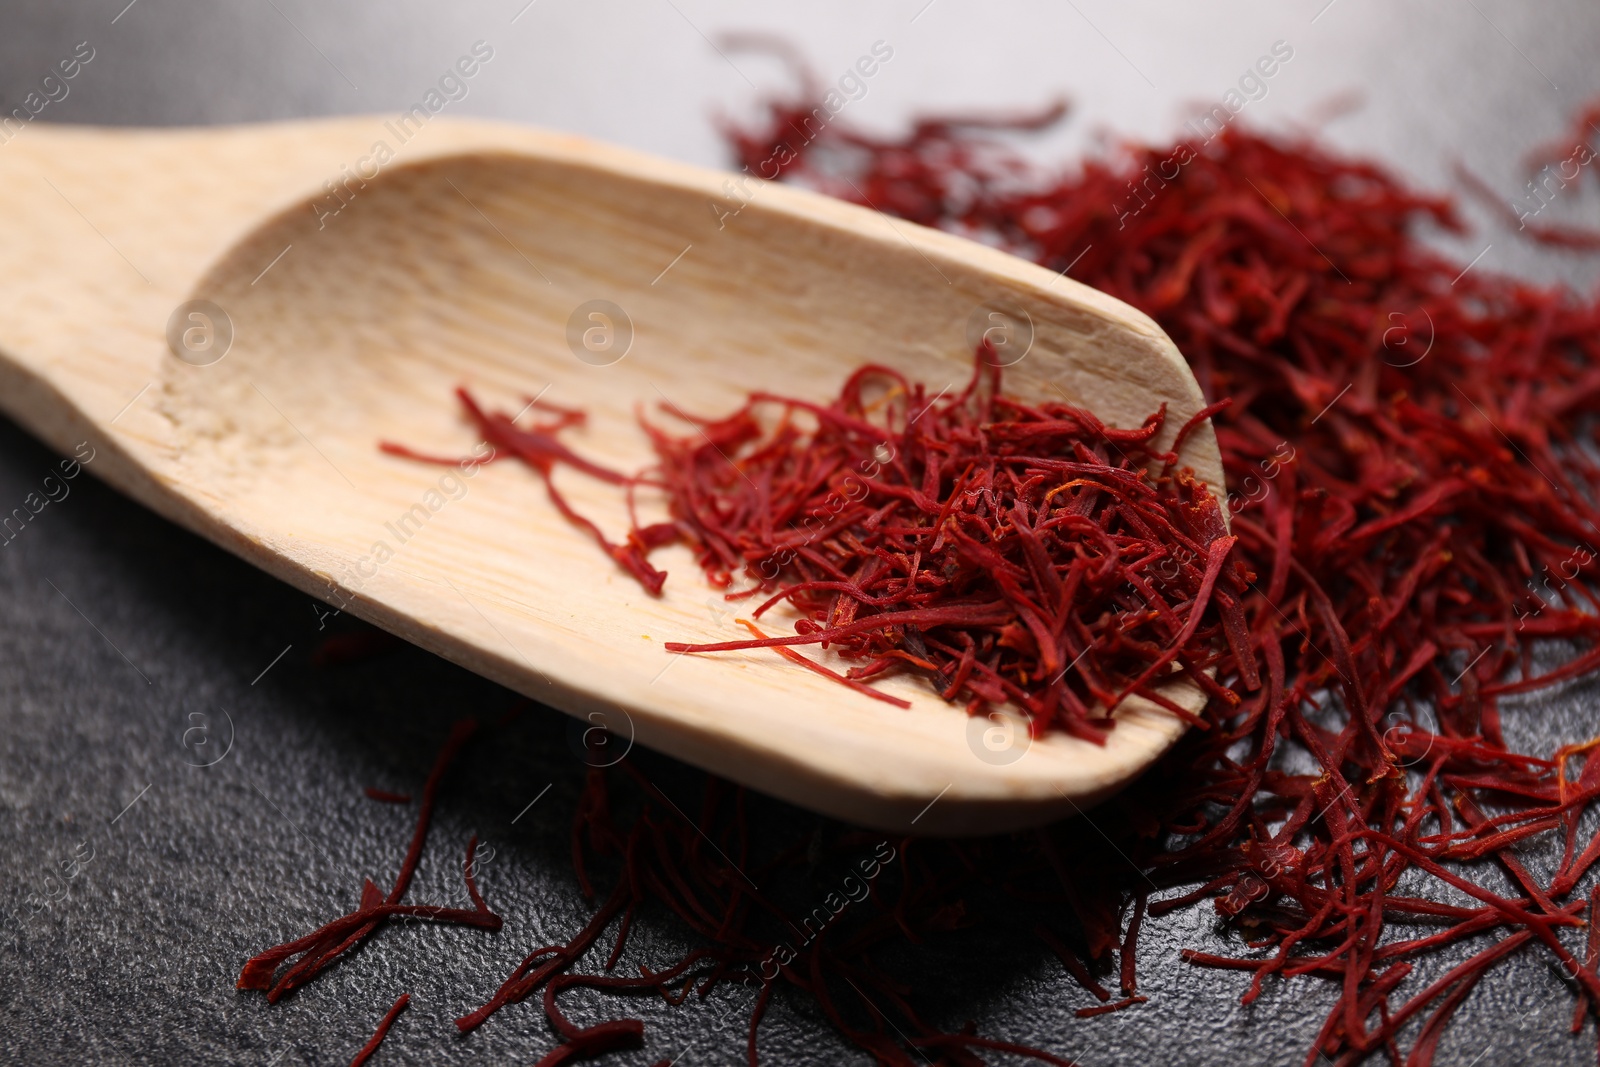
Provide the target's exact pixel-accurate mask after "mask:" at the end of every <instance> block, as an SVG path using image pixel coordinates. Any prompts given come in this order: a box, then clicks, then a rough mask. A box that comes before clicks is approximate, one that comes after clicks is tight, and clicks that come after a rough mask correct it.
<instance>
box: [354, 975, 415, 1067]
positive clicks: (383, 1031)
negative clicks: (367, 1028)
mask: <svg viewBox="0 0 1600 1067" xmlns="http://www.w3.org/2000/svg"><path fill="white" fill-rule="evenodd" d="M410 1006H411V994H410V993H401V994H400V998H399V999H398V1000H396V1001H395V1002H394V1004H393V1006H392V1007H390V1008H389V1010H388V1011H387V1012H385V1013H384V1015H383V1018H382V1019H380V1020H379V1021H378V1028H377V1029H376V1030H374V1031H373V1032H372V1036H371V1037H370V1038H368V1039H367V1043H366V1044H365V1045H362V1046H361V1051H359V1052H357V1053H356V1055H355V1059H353V1060H351V1061H350V1067H361V1065H362V1064H363V1063H366V1062H367V1061H368V1060H370V1059H371V1058H372V1054H373V1053H374V1052H377V1051H378V1046H379V1045H381V1044H383V1039H384V1038H386V1037H388V1036H389V1028H390V1027H391V1026H393V1025H394V1021H395V1020H396V1019H398V1018H399V1017H400V1013H401V1012H403V1011H405V1010H406V1009H407V1008H409V1007H410Z"/></svg>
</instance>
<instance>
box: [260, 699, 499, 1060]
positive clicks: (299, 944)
mask: <svg viewBox="0 0 1600 1067" xmlns="http://www.w3.org/2000/svg"><path fill="white" fill-rule="evenodd" d="M477 728H478V724H477V722H476V721H474V720H472V719H463V720H462V721H460V722H458V723H456V724H455V726H454V727H453V728H452V729H451V731H450V736H449V738H448V739H446V741H445V743H444V746H443V747H442V748H441V749H440V750H439V755H438V757H437V758H436V759H435V760H434V765H433V770H432V771H430V772H429V774H428V778H427V781H426V782H425V783H424V785H423V789H422V803H421V804H420V805H419V807H418V811H417V823H416V828H415V829H414V830H413V831H412V835H411V843H410V844H409V846H407V848H406V853H405V857H404V858H403V859H402V860H401V863H400V871H399V873H398V874H397V875H396V876H395V880H394V886H393V888H391V889H390V891H389V893H388V894H387V895H385V894H384V892H383V891H382V890H380V889H379V888H378V887H377V886H376V885H375V884H373V881H372V879H370V878H368V879H366V880H365V881H364V882H363V884H362V886H361V898H360V904H359V905H358V906H357V908H356V910H355V911H352V912H349V913H348V914H346V915H343V916H340V917H339V918H337V919H334V920H333V921H332V922H328V923H325V924H323V925H322V926H320V927H318V928H317V929H316V930H313V931H312V932H311V933H309V934H306V935H305V936H304V937H299V938H296V939H294V940H293V941H286V942H284V943H283V944H281V945H276V946H274V947H272V948H269V949H266V950H265V951H263V952H259V953H257V954H256V955H254V956H252V957H251V958H250V959H249V960H248V961H247V962H246V963H245V965H244V968H243V970H241V971H240V972H239V980H238V982H237V988H239V989H259V990H265V991H266V994H267V1002H268V1003H276V1002H277V1001H278V1000H280V999H282V998H283V997H284V996H286V995H287V994H289V993H290V992H292V991H294V990H295V989H297V988H299V987H300V986H302V985H305V984H306V983H307V982H309V981H311V980H312V979H313V978H315V977H316V976H317V975H319V974H321V973H322V972H323V971H325V970H327V968H328V967H330V966H332V965H333V964H334V963H335V962H336V961H338V960H339V959H340V958H341V957H343V956H345V955H346V954H348V953H350V952H351V951H353V950H354V949H356V948H357V947H359V946H360V944H361V942H363V941H364V940H366V939H367V938H368V937H370V936H371V935H372V934H373V933H375V932H376V931H377V929H378V928H379V927H380V926H382V925H384V923H385V922H387V921H388V920H389V918H390V917H392V916H397V915H403V916H408V917H411V918H415V919H426V920H428V921H430V922H440V923H454V924H458V925H462V926H474V927H477V928H479V929H483V930H498V929H500V923H501V920H500V916H498V915H496V914H494V912H492V911H490V910H489V906H488V905H487V904H486V903H484V899H483V896H482V895H481V894H480V893H479V892H478V884H477V880H476V877H475V875H474V868H473V857H474V856H475V854H476V853H477V849H478V838H477V836H476V835H474V836H473V837H472V839H471V840H470V841H469V842H468V843H467V856H466V861H465V863H464V865H463V868H462V878H463V879H464V880H465V882H466V887H467V895H468V896H469V897H470V898H471V900H472V907H471V908H450V907H440V906H437V905H431V904H403V903H401V901H402V900H403V899H404V898H405V895H406V890H407V889H408V888H409V887H410V885H411V878H412V876H413V875H414V874H416V870H417V864H418V863H419V862H420V861H421V859H422V850H423V847H424V846H425V845H426V844H427V841H428V827H429V825H430V823H432V821H433V811H434V806H435V805H436V804H437V802H438V795H439V786H440V784H441V783H442V782H443V780H444V776H445V773H446V772H447V771H448V770H449V769H450V765H451V764H452V763H453V762H454V761H455V758H456V755H457V754H458V753H459V752H460V751H461V748H462V746H463V745H465V744H466V743H467V741H468V740H470V739H471V737H472V736H473V734H474V733H476V732H477ZM366 793H367V795H368V796H370V797H373V798H374V799H376V800H382V801H386V802H398V803H409V802H410V797H402V796H400V795H399V794H394V793H386V792H384V791H383V790H377V789H370V788H369V789H368V790H366ZM297 957H298V959H296V958H297ZM291 960H295V961H296V962H294V963H292V964H290V965H289V966H288V967H287V968H286V969H284V970H283V971H282V972H281V973H280V971H279V968H280V967H283V966H284V965H285V964H287V963H289V961H291ZM410 1002H411V998H410V994H406V995H403V996H401V998H400V999H399V1000H397V1001H396V1002H395V1004H394V1006H393V1007H392V1008H390V1009H389V1013H388V1014H387V1015H385V1016H384V1019H383V1022H382V1023H380V1024H379V1026H378V1030H377V1032H376V1033H375V1034H374V1035H373V1037H372V1039H371V1041H369V1042H368V1043H367V1045H366V1047H364V1048H363V1049H362V1050H361V1051H360V1052H359V1053H358V1054H357V1055H356V1059H355V1061H354V1062H355V1063H357V1064H360V1063H363V1062H365V1061H366V1059H367V1058H368V1057H369V1056H371V1055H372V1053H373V1051H374V1050H376V1049H377V1047H378V1044H379V1043H380V1042H381V1041H382V1040H383V1038H384V1035H385V1034H387V1033H388V1031H389V1027H390V1026H392V1025H393V1024H394V1020H395V1018H396V1017H397V1016H398V1015H399V1014H400V1012H402V1011H404V1010H405V1008H406V1006H407V1005H408V1004H409V1003H410Z"/></svg>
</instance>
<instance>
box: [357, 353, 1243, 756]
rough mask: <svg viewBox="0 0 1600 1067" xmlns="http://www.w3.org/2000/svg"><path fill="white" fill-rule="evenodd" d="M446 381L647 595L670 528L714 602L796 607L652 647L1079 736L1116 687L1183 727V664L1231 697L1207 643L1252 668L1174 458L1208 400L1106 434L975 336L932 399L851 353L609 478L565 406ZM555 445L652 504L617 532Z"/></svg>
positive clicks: (498, 445) (1115, 700) (1208, 526)
mask: <svg viewBox="0 0 1600 1067" xmlns="http://www.w3.org/2000/svg"><path fill="white" fill-rule="evenodd" d="M457 395H458V396H459V397H460V399H461V402H462V405H463V407H464V408H465V409H466V412H467V414H468V415H469V417H470V418H471V419H472V421H473V422H474V424H475V425H476V426H477V427H478V428H479V429H480V431H481V432H483V433H485V434H486V435H487V439H488V443H489V444H491V445H493V446H494V447H495V449H496V453H497V455H513V456H516V457H518V458H520V459H522V460H524V461H525V462H526V463H528V464H529V465H530V466H531V467H533V469H534V470H535V472H536V473H537V474H538V475H539V476H540V477H541V478H542V479H543V480H544V482H545V485H546V487H547V488H548V490H549V493H550V497H551V500H552V501H554V502H555V503H556V506H557V507H558V508H559V509H560V510H561V512H562V514H563V515H565V516H566V517H567V518H568V519H569V520H571V521H573V522H574V523H575V524H577V525H579V526H580V527H582V528H583V529H584V530H586V531H587V532H589V533H590V534H591V535H592V536H593V537H594V538H595V539H596V540H597V542H598V543H599V544H600V546H601V547H602V549H603V550H605V551H606V552H607V554H609V555H610V556H612V558H613V559H615V560H616V561H617V563H618V564H619V565H620V566H622V567H624V568H625V569H626V570H628V571H629V572H630V573H631V574H633V575H634V576H635V577H636V578H637V579H638V580H639V582H640V584H642V585H643V586H644V587H645V588H646V590H648V591H649V592H652V593H659V592H660V591H661V588H662V585H663V583H664V582H665V579H666V574H665V573H664V572H662V571H659V570H657V569H655V568H654V567H652V566H651V565H650V564H649V562H648V560H647V558H646V557H647V555H648V553H649V552H650V550H651V549H654V548H657V547H660V546H661V545H664V544H669V543H672V542H674V541H679V540H684V541H688V542H689V543H690V544H691V545H692V546H693V547H694V550H695V552H696V554H697V556H698V558H699V562H700V564H701V566H702V568H703V569H704V570H705V572H706V574H707V576H708V577H709V579H710V580H711V582H712V584H713V585H714V586H717V587H719V588H723V589H727V588H728V587H729V586H731V585H733V584H734V583H735V582H738V581H741V580H742V581H744V582H745V583H747V584H746V586H745V588H743V589H741V590H739V591H737V592H732V593H729V594H728V599H730V600H750V599H752V598H755V597H757V596H758V595H759V596H761V600H760V602H759V603H758V604H757V605H756V606H755V608H754V609H753V611H752V613H751V614H752V616H753V617H754V618H758V619H759V618H760V617H761V616H762V615H763V614H764V613H766V612H767V611H768V610H770V609H771V608H773V607H774V606H775V605H778V604H780V603H782V602H788V604H790V605H792V606H793V607H795V608H797V609H798V610H799V611H800V612H801V614H802V616H803V617H802V618H801V619H800V620H799V622H797V623H796V627H795V628H796V630H797V633H796V634H795V635H794V636H777V637H769V636H767V635H765V634H763V633H761V632H759V631H756V632H755V636H754V637H752V638H750V639H748V640H738V641H726V642H721V643H714V644H699V645H691V644H683V643H681V642H668V643H667V644H666V650H667V651H668V652H673V653H683V652H702V653H704V652H725V651H732V650H739V649H748V648H772V649H773V650H774V651H776V652H777V653H779V654H780V655H783V656H784V657H785V658H788V659H790V660H791V661H793V662H796V663H798V664H800V665H801V666H804V667H806V668H808V669H810V670H812V671H816V672H819V673H821V674H823V675H825V676H827V677H829V678H831V679H833V680H835V681H837V682H840V683H841V684H843V685H845V686H848V687H849V688H852V689H855V690H857V691H859V692H862V693H865V694H866V695H868V696H872V697H874V698H876V699H879V700H885V701H887V702H889V703H892V704H896V705H898V706H901V707H907V706H909V705H908V704H907V703H906V702H905V701H904V700H901V699H899V698H897V697H892V696H887V695H885V694H883V693H881V692H879V691H877V690H876V689H873V688H871V687H870V686H869V685H868V684H867V681H868V680H869V679H881V678H884V677H887V676H889V675H892V674H897V673H901V672H905V671H910V672H912V673H915V674H919V675H922V676H924V677H926V678H927V679H928V680H929V681H930V682H931V684H932V685H933V687H934V689H935V690H936V691H938V692H940V693H941V695H943V697H944V698H945V699H946V700H960V701H962V702H963V703H965V704H966V706H967V708H968V711H969V712H971V713H972V714H984V713H987V712H988V711H989V710H990V709H993V708H997V707H1000V706H1002V705H1007V704H1010V705H1013V706H1015V707H1017V708H1019V709H1021V711H1022V712H1023V713H1024V714H1025V715H1026V716H1027V718H1028V720H1029V723H1030V725H1031V729H1032V730H1033V731H1034V733H1035V734H1041V733H1044V732H1046V731H1049V730H1052V729H1060V730H1065V731H1067V732H1069V733H1072V734H1075V735H1077V736H1080V737H1086V738H1089V739H1092V740H1096V741H1098V740H1102V739H1103V738H1104V735H1105V732H1106V730H1108V729H1109V728H1110V727H1111V724H1112V723H1113V721H1114V720H1112V719H1110V718H1108V717H1107V716H1106V712H1107V710H1109V709H1115V708H1116V707H1117V706H1118V705H1119V704H1120V703H1121V702H1122V701H1123V700H1125V699H1126V698H1127V697H1128V696H1129V695H1137V696H1140V697H1143V698H1145V699H1147V700H1150V701H1153V702H1155V703H1157V704H1160V705H1162V706H1164V707H1167V708H1169V709H1171V710H1172V712H1173V713H1174V714H1177V715H1181V716H1183V717H1184V718H1187V719H1189V720H1190V721H1191V722H1195V723H1199V722H1200V720H1198V719H1196V718H1195V717H1194V716H1193V715H1191V714H1190V713H1189V712H1188V711H1186V710H1185V709H1184V708H1183V707H1181V706H1179V705H1178V704H1176V703H1174V702H1173V701H1172V700H1171V699H1170V698H1169V697H1168V696H1166V695H1165V694H1164V693H1163V692H1162V691H1161V687H1162V686H1163V685H1165V684H1168V683H1170V682H1171V681H1172V680H1173V678H1174V677H1175V676H1180V675H1181V676H1183V677H1186V678H1188V679H1190V680H1191V681H1192V682H1194V683H1195V684H1197V685H1199V686H1202V687H1203V688H1207V689H1209V690H1210V691H1212V692H1214V693H1216V694H1217V695H1218V696H1221V697H1223V698H1231V696H1232V694H1231V693H1229V692H1228V691H1226V690H1224V689H1222V688H1221V687H1219V686H1218V685H1217V684H1216V683H1215V682H1214V681H1213V680H1212V678H1211V672H1212V670H1213V669H1214V668H1215V666H1216V663H1217V660H1218V656H1219V655H1220V651H1219V650H1220V649H1221V648H1222V647H1223V646H1225V645H1226V644H1227V643H1228V642H1230V641H1231V642H1234V643H1235V644H1236V647H1235V649H1234V653H1235V659H1236V660H1238V661H1240V662H1245V663H1250V664H1253V662H1254V661H1253V660H1252V659H1251V658H1250V657H1248V656H1244V655H1240V654H1241V653H1243V652H1244V651H1245V648H1244V646H1243V644H1242V643H1241V642H1243V641H1244V640H1245V636H1246V635H1245V620H1244V614H1243V612H1242V610H1241V609H1240V601H1241V597H1242V594H1243V591H1244V588H1245V583H1246V581H1247V580H1248V575H1245V574H1243V573H1242V572H1240V571H1239V570H1238V569H1237V568H1232V567H1229V566H1228V562H1229V559H1228V552H1229V549H1231V548H1232V546H1233V544H1234V538H1233V537H1231V536H1229V535H1228V532H1227V526H1226V524H1225V521H1224V519H1223V517H1222V510H1221V508H1220V506H1219V505H1218V502H1217V500H1216V499H1215V497H1213V496H1212V494H1211V493H1210V491H1209V490H1208V489H1207V488H1206V487H1205V486H1204V485H1201V484H1200V483H1198V482H1196V481H1195V480H1194V479H1193V477H1192V476H1191V474H1190V472H1189V471H1188V470H1187V469H1178V467H1177V464H1178V456H1177V450H1178V448H1179V447H1181V444H1182V441H1183V439H1184V437H1185V436H1186V435H1187V434H1188V433H1189V432H1190V431H1191V430H1192V429H1193V428H1194V427H1196V426H1198V425H1200V424H1201V422H1202V421H1203V420H1204V419H1205V418H1207V417H1208V416H1209V415H1210V414H1211V410H1210V409H1207V410H1204V411H1202V412H1199V413H1198V414H1196V415H1195V416H1194V417H1193V418H1192V419H1190V420H1189V422H1188V423H1187V424H1185V425H1184V426H1182V427H1181V428H1179V429H1178V430H1177V432H1176V435H1175V437H1174V439H1173V442H1172V444H1171V446H1170V448H1168V449H1166V450H1161V449H1158V448H1157V447H1156V445H1155V441H1156V440H1157V438H1158V436H1159V435H1160V434H1161V433H1162V431H1163V429H1165V428H1166V427H1165V424H1166V416H1165V409H1163V410H1162V411H1160V412H1156V413H1154V414H1152V415H1151V416H1150V418H1148V419H1146V420H1145V422H1144V423H1143V425H1141V426H1139V427H1136V428H1133V429H1126V430H1119V429H1114V428H1111V427H1108V426H1105V425H1104V424H1102V423H1101V422H1100V421H1099V420H1098V419H1096V418H1095V417H1094V415H1093V414H1091V413H1089V412H1087V411H1083V410H1081V409H1078V408H1074V407H1071V406H1069V405H1066V404H1061V403H1055V402H1050V401H1046V402H1043V403H1038V404H1031V405H1030V404H1024V403H1022V402H1020V401H1018V400H1014V399H1011V398H1008V397H1006V396H1005V395H1004V394H1003V393H1002V391H1001V370H1000V366H999V361H998V360H997V359H996V358H995V353H994V349H993V348H992V347H989V346H988V343H987V342H985V343H984V347H981V348H980V349H979V351H978V353H977V354H976V356H975V359H974V369H973V375H972V377H971V379H970V380H969V381H968V383H967V386H966V388H965V389H963V390H960V391H959V392H955V393H954V394H953V395H950V396H949V397H947V398H946V397H932V398H930V397H929V396H928V395H927V392H926V390H925V389H924V387H923V386H922V385H921V384H920V383H912V382H910V381H908V380H907V379H906V378H905V377H904V376H903V375H901V374H899V373H898V372H896V371H894V370H891V369H889V368H887V367H880V366H866V367H862V368H861V369H859V370H857V371H856V372H855V373H854V374H852V375H851V376H850V378H849V379H848V380H847V381H846V382H845V384H844V386H843V389H842V390H841V392H840V395H839V397H838V399H837V400H835V401H834V402H832V403H829V404H826V405H823V404H815V403H810V402H807V401H803V400H799V399H795V398H789V397H778V396H773V395H769V394H757V395H755V396H752V397H751V398H750V400H749V401H748V402H747V403H746V404H745V405H744V406H743V407H742V408H740V409H739V410H738V411H736V412H734V413H733V414H731V415H728V416H726V417H724V418H720V419H715V420H693V421H694V432H693V433H690V434H685V435H683V436H675V435H673V434H670V433H668V432H666V431H665V430H663V429H661V428H659V427H657V426H654V425H652V424H650V423H648V422H646V423H644V428H645V430H646V431H647V432H648V434H649V435H650V439H651V441H652V442H653V444H654V446H655V450H656V453H657V455H658V457H659V463H658V464H657V465H656V466H654V467H651V468H649V469H647V470H645V471H643V472H641V473H639V474H636V475H630V476H623V475H616V474H613V472H610V471H606V470H605V469H604V468H600V467H598V466H596V465H595V464H592V463H589V462H588V461H587V460H584V459H582V458H581V457H579V456H578V455H577V453H575V452H573V451H572V450H571V449H569V448H567V446H565V445H563V444H561V443H560V442H558V441H557V440H556V439H555V436H554V435H555V434H556V433H557V432H558V431H559V430H561V429H565V428H566V427H568V426H572V425H577V424H578V423H579V422H580V421H581V415H580V414H579V413H577V412H562V413H561V417H560V418H559V419H557V420H555V421H552V422H548V423H545V424H542V425H538V426H536V427H533V428H525V427H523V426H519V425H518V424H517V422H516V421H514V419H513V418H512V417H511V416H509V415H506V414H504V413H500V412H496V413H492V414H491V413H485V412H484V410H483V409H482V408H481V407H480V406H479V405H478V404H477V402H476V401H475V400H474V399H473V398H472V396H471V394H469V393H468V392H467V391H466V390H464V389H463V390H459V391H458V394H457ZM666 410H669V411H673V412H676V411H677V409H676V408H671V407H670V406H669V407H667V408H666ZM532 440H537V441H538V442H539V444H538V445H537V446H535V445H531V444H528V442H529V441H532ZM384 447H385V449H386V450H387V451H389V452H391V453H392V454H398V455H403V456H407V457H410V458H426V459H428V460H429V461H430V462H439V463H449V464H452V465H453V464H455V463H456V462H458V461H456V460H443V459H436V458H433V457H419V456H418V454H417V453H414V452H411V451H410V450H408V449H404V448H402V447H400V446H396V445H385V446H384ZM558 461H559V462H563V463H566V464H568V465H570V466H572V467H574V468H577V469H579V470H582V471H583V472H584V473H587V474H589V475H591V476H594V477H601V478H603V479H604V480H606V481H609V482H612V483H613V484H626V485H627V486H628V487H629V488H630V489H632V488H636V487H638V486H649V487H652V488H654V489H658V490H660V491H662V492H664V493H665V495H666V498H667V500H668V501H669V504H670V508H671V514H672V521H671V522H665V523H658V524H654V525H651V526H647V527H642V528H641V527H639V526H638V525H637V524H635V526H634V528H633V529H632V530H630V531H629V533H628V536H627V539H626V541H625V542H622V543H620V544H613V543H612V542H611V541H609V540H607V539H606V537H605V536H604V534H602V533H601V532H600V530H599V528H598V527H597V526H595V525H594V523H592V522H590V521H589V520H588V519H585V518H583V517H582V516H580V515H578V514H577V513H576V512H575V511H573V510H572V508H571V507H570V505H568V504H567V503H566V502H565V498H563V497H562V496H561V495H560V493H559V491H558V490H557V489H556V487H555V484H554V482H553V481H552V480H551V477H550V468H551V466H552V465H553V464H554V463H556V462H558ZM746 625H753V624H750V623H747V624H746ZM809 644H816V645H820V646H822V647H823V648H825V649H831V650H833V651H835V652H837V653H838V654H839V655H841V656H843V657H844V658H845V659H847V660H850V661H853V662H856V663H859V664H860V666H856V667H852V668H850V670H849V671H848V673H847V674H844V675H840V674H838V673H837V672H835V671H833V670H831V669H829V668H827V667H825V666H823V665H821V664H819V663H815V662H812V661H811V660H809V659H806V658H805V657H803V656H801V655H800V654H799V653H798V652H796V651H795V650H794V649H793V648H792V647H790V646H795V645H809ZM1251 681H1252V682H1254V681H1255V679H1254V678H1252V679H1251Z"/></svg>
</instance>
